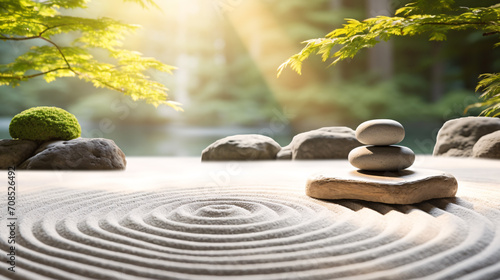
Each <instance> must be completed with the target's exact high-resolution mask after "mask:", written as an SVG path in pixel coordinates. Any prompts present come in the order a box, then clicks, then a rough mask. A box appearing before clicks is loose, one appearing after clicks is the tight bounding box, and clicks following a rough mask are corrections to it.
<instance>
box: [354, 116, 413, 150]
mask: <svg viewBox="0 0 500 280" xmlns="http://www.w3.org/2000/svg"><path fill="white" fill-rule="evenodd" d="M356 138H357V139H358V141H359V142H361V143H363V144H365V145H377V146H382V145H394V144H397V143H399V142H401V141H402V140H403V139H404V138H405V129H404V127H403V125H401V124H400V123H399V122H397V121H395V120H389V119H375V120H369V121H366V122H364V123H362V124H360V125H359V126H358V127H357V128H356Z"/></svg>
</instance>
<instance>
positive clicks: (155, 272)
mask: <svg viewBox="0 0 500 280" xmlns="http://www.w3.org/2000/svg"><path fill="white" fill-rule="evenodd" d="M414 167H415V168H426V169H437V170H441V171H445V172H448V173H451V174H452V175H454V176H455V177H456V178H457V180H458V182H459V188H458V192H457V196H456V197H455V198H446V199H435V200H430V201H426V202H422V203H418V204H414V205H389V204H381V203H373V202H363V201H357V200H335V201H323V200H317V199H313V198H310V197H307V196H306V195H305V192H304V189H305V182H306V180H307V178H308V177H309V176H310V175H311V174H313V173H316V172H318V171H322V170H334V169H345V168H351V167H350V165H349V164H348V163H347V161H345V160H321V161H262V162H211V163H201V162H200V159H199V158H162V157H158V158H151V157H148V158H139V157H137V158H134V157H132V158H128V165H127V170H125V171H111V172H109V171H106V172H104V171H99V172H83V171H82V172H68V171H17V172H16V195H15V196H16V197H15V213H14V215H10V214H8V213H9V212H8V206H9V205H8V196H7V193H6V192H4V195H3V196H0V207H1V208H0V220H1V222H0V225H1V227H0V254H1V255H2V265H0V279H224V278H238V279H500V161H498V160H482V159H470V158H467V159H464V158H446V157H431V156H418V157H417V160H416V163H415V164H414ZM3 174H4V180H3V181H0V184H2V185H3V186H4V187H3V188H4V189H5V190H6V189H7V187H8V184H7V182H8V179H7V177H8V175H7V172H6V171H3ZM13 218H15V219H13ZM12 223H14V226H13V227H14V231H10V229H9V225H12ZM12 239H14V240H15V243H9V241H11V240H12ZM11 247H14V248H11ZM13 252H14V253H15V257H14V262H15V263H10V264H9V263H8V262H7V261H9V260H12V253H13ZM9 268H12V269H11V270H15V272H12V271H9Z"/></svg>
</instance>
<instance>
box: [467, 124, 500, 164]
mask: <svg viewBox="0 0 500 280" xmlns="http://www.w3.org/2000/svg"><path fill="white" fill-rule="evenodd" d="M472 156H473V157H479V158H492V159H500V130H499V131H496V132H493V133H490V134H486V135H485V136H483V137H481V138H479V140H478V141H477V142H476V144H475V145H474V147H472Z"/></svg>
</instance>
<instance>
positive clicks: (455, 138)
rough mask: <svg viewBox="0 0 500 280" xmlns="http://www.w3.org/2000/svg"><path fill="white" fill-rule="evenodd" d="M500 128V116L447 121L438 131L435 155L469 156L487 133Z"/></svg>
mask: <svg viewBox="0 0 500 280" xmlns="http://www.w3.org/2000/svg"><path fill="white" fill-rule="evenodd" d="M497 130H500V119H499V118H487V117H465V118H459V119H453V120H449V121H447V122H446V123H445V124H444V125H443V127H441V129H440V130H439V132H438V135H437V140H436V145H435V146H434V152H433V155H435V156H438V155H440V156H454V157H468V156H471V155H472V148H473V147H474V145H475V144H476V142H477V141H478V140H479V138H481V137H483V136H484V135H486V134H490V133H492V132H495V131H497Z"/></svg>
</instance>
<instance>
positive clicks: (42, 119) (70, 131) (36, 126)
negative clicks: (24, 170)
mask: <svg viewBox="0 0 500 280" xmlns="http://www.w3.org/2000/svg"><path fill="white" fill-rule="evenodd" d="M9 133H10V136H11V137H12V138H14V139H26V140H33V141H48V140H71V139H75V138H78V137H80V135H81V133H82V129H81V127H80V124H79V123H78V120H77V119H76V117H75V116H74V115H73V114H71V113H69V112H67V111H65V110H63V109H61V108H57V107H33V108H30V109H28V110H25V111H22V112H21V113H19V114H17V115H16V116H14V118H12V121H11V122H10V125H9Z"/></svg>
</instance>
